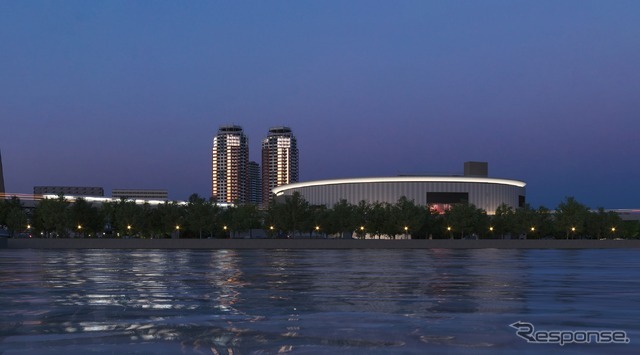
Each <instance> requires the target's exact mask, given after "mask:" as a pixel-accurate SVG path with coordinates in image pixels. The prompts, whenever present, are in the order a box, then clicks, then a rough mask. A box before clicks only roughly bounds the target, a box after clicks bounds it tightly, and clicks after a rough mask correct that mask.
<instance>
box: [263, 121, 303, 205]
mask: <svg viewBox="0 0 640 355" xmlns="http://www.w3.org/2000/svg"><path fill="white" fill-rule="evenodd" d="M295 182H298V144H297V141H296V137H294V136H293V133H291V128H289V127H273V128H271V129H269V134H268V135H267V138H265V139H264V140H263V141H262V203H263V206H265V207H266V206H268V205H269V201H270V199H271V190H272V189H273V188H275V187H278V186H282V185H287V184H292V183H295Z"/></svg>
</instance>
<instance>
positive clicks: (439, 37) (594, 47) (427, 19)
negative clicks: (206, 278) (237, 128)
mask: <svg viewBox="0 0 640 355" xmlns="http://www.w3.org/2000/svg"><path fill="white" fill-rule="evenodd" d="M230 123H233V124H238V125H241V126H243V128H244V129H245V132H246V134H247V135H248V137H249V144H250V158H251V159H252V160H255V161H258V162H260V142H261V140H262V139H263V138H264V137H265V136H266V134H267V131H268V129H269V127H271V126H277V125H288V126H290V127H291V128H292V129H293V132H294V134H295V135H296V137H297V139H298V145H299V149H300V179H301V180H302V181H307V180H318V179H327V178H339V177H360V176H393V175H397V174H407V173H409V174H421V173H424V174H429V173H445V174H446V173H461V172H462V170H463V163H464V162H465V161H470V160H476V161H487V162H489V174H490V175H491V176H493V177H503V178H513V179H519V180H523V181H525V182H527V199H528V202H529V203H530V204H531V205H532V206H533V207H537V206H539V205H544V206H547V207H550V208H555V207H556V206H557V204H558V203H559V202H561V201H562V200H563V199H564V198H565V196H574V197H575V198H576V199H577V200H578V201H580V202H582V203H584V204H586V205H588V206H589V207H592V208H595V207H599V206H602V207H605V208H638V207H640V158H639V156H640V154H639V153H640V1H636V0H630V1H621V0H616V1H608V0H602V1H586V0H578V1H558V0H553V1H541V0H532V1H517V0H507V1H488V0H483V1H475V0H469V1H454V0H446V1H445V0H442V1H427V0H418V1H372V0H364V1H354V0H347V1H345V0H341V1H233V2H230V1H226V2H218V1H128V0H127V1H114V0H109V1H86V0H79V1H29V0H0V150H1V152H2V159H3V165H4V172H5V183H6V188H7V190H8V191H9V192H19V193H31V192H32V191H33V186H34V185H80V186H102V187H104V188H105V192H106V193H107V195H110V192H111V189H112V188H164V189H168V190H169V194H170V198H172V199H186V198H187V197H188V196H189V195H190V194H191V193H194V192H195V193H198V194H200V195H203V196H209V195H210V179H211V172H210V169H211V162H210V159H211V143H212V138H213V136H214V135H215V133H216V131H217V129H218V127H219V126H220V125H223V124H230Z"/></svg>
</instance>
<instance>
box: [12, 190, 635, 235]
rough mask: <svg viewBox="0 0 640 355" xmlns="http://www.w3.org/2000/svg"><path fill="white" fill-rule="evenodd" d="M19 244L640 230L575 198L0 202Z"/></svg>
mask: <svg viewBox="0 0 640 355" xmlns="http://www.w3.org/2000/svg"><path fill="white" fill-rule="evenodd" d="M1 225H4V226H6V229H8V230H9V231H10V233H11V234H12V235H14V236H16V235H21V234H23V235H33V236H36V237H37V236H40V237H67V236H77V237H95V236H107V237H121V238H122V237H130V236H136V237H143V238H168V237H181V238H209V237H214V238H228V237H234V236H237V235H238V234H239V233H243V234H247V233H248V231H252V230H256V229H260V230H264V231H266V233H267V236H268V237H270V238H281V237H287V238H297V237H303V236H304V237H327V236H342V237H351V236H352V235H353V236H354V237H356V238H365V237H370V238H381V237H388V238H396V237H399V236H409V235H410V236H411V237H412V238H468V237H472V238H475V237H478V238H504V237H524V236H526V238H550V237H554V238H584V237H589V238H617V237H626V238H629V237H638V232H639V224H638V223H637V222H635V223H634V222H628V223H623V221H622V220H621V219H620V216H619V215H618V214H617V213H615V212H606V211H604V209H602V208H599V209H597V210H596V211H591V210H590V209H589V208H588V207H586V206H585V205H583V204H581V203H579V202H577V201H576V200H575V199H574V198H572V197H569V198H567V199H565V201H563V202H562V203H560V204H559V205H558V206H557V208H556V209H555V211H550V210H549V209H547V208H545V207H540V208H538V209H532V208H531V207H529V206H524V207H522V208H515V209H514V208H512V207H510V206H507V205H504V204H503V205H501V206H499V207H498V208H497V210H496V212H495V214H494V215H492V216H489V215H487V214H486V212H485V211H484V210H482V209H479V208H477V207H476V206H474V205H473V204H466V203H462V204H455V205H453V206H452V207H451V209H450V210H448V211H446V212H445V213H444V214H437V213H436V212H434V211H432V210H430V209H429V208H428V207H426V206H419V205H416V204H415V203H414V202H413V201H411V200H408V199H407V198H405V197H402V198H400V199H399V200H398V201H397V202H396V203H395V204H389V203H380V202H375V203H367V202H365V201H361V202H360V203H358V204H357V205H354V204H350V203H348V202H347V201H345V200H341V201H340V202H338V203H337V204H336V205H334V206H333V207H332V208H326V207H325V206H313V205H310V204H309V203H308V202H307V201H305V200H304V199H303V198H302V197H301V196H300V195H299V194H297V193H296V194H294V195H293V196H289V197H286V198H285V199H284V201H282V202H281V203H274V204H271V205H270V207H269V209H268V210H266V211H263V210H259V209H258V208H257V207H256V206H254V205H250V204H247V205H236V206H232V207H229V208H221V207H219V206H217V205H216V204H215V203H213V202H212V201H207V200H206V199H204V198H201V197H200V196H198V195H197V194H194V195H191V196H190V198H189V201H188V202H186V203H182V204H179V203H176V202H166V203H164V204H161V205H158V206H150V205H149V204H143V205H139V204H135V203H134V202H132V201H127V200H124V199H123V200H120V201H117V202H108V203H103V204H102V205H100V206H99V207H97V206H94V205H92V204H91V203H89V202H87V201H86V200H84V199H82V198H78V199H76V200H75V201H74V202H73V203H71V202H69V201H67V200H65V199H64V197H63V196H59V197H58V198H57V199H43V200H41V201H39V202H38V203H37V205H36V207H35V208H34V209H33V210H31V211H29V210H25V209H24V208H23V206H22V203H21V201H20V200H19V199H18V198H17V197H13V198H12V199H9V200H0V226H1Z"/></svg>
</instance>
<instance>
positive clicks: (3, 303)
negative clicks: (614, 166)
mask: <svg viewBox="0 0 640 355" xmlns="http://www.w3.org/2000/svg"><path fill="white" fill-rule="evenodd" d="M638 256H639V255H638V252H637V251H624V250H493V249H485V250H445V249H441V250H242V251H235V250H212V251H202V250H177V251H176V250H151V251H141V250H51V251H42V250H0V284H1V285H2V291H1V293H0V307H1V308H0V353H4V354H11V353H65V352H72V353H87V352H98V353H140V352H143V353H204V354H210V353H213V354H227V353H228V354H231V353H234V354H235V353H278V352H293V353H300V352H303V353H305V352H306V353H318V352H320V353H326V352H335V351H339V352H366V353H372V352H373V353H376V352H377V353H388V352H403V353H422V352H424V351H425V350H431V351H435V352H442V351H453V352H467V353H476V352H478V351H481V350H493V351H495V350H503V351H516V350H517V351H521V350H524V351H531V352H533V351H536V352H537V351H540V349H538V348H535V347H534V348H531V346H532V345H529V344H527V343H526V342H524V341H522V339H520V338H518V337H516V336H515V334H514V331H513V329H512V328H510V327H509V326H508V325H509V324H511V323H512V322H514V321H518V320H523V321H528V322H531V323H533V324H535V325H536V327H539V328H541V329H622V330H625V331H626V332H627V333H628V335H629V337H630V338H631V340H632V344H631V345H617V346H618V348H615V349H614V350H615V351H617V352H620V351H622V352H624V351H629V352H631V351H632V350H635V351H637V350H638V349H637V348H634V346H635V345H634V343H633V341H634V339H640V337H639V335H640V326H639V325H638V322H637V319H640V301H639V298H638V292H639V291H640V280H638V279H637V275H638V274H639V273H638V272H639V271H640V258H638ZM536 346H541V345H536ZM545 346H553V345H545ZM588 346H591V347H593V346H595V345H593V344H591V345H581V346H574V347H573V348H572V349H574V350H576V351H580V352H581V351H584V350H587V351H588V350H595V349H594V348H589V347H588ZM597 346H599V347H600V348H597V349H599V350H601V349H602V347H603V346H604V345H597ZM611 346H613V345H611ZM620 346H624V347H623V348H620ZM551 350H553V349H551ZM563 350H566V348H563ZM569 350H571V349H569Z"/></svg>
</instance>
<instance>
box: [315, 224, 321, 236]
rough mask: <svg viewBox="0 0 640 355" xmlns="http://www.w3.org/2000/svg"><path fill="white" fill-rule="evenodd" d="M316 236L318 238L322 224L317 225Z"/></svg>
mask: <svg viewBox="0 0 640 355" xmlns="http://www.w3.org/2000/svg"><path fill="white" fill-rule="evenodd" d="M315 229H316V238H318V234H319V233H320V226H316V228H315Z"/></svg>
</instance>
